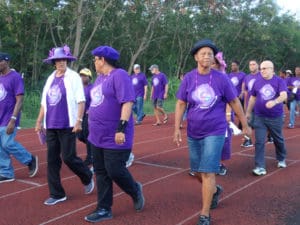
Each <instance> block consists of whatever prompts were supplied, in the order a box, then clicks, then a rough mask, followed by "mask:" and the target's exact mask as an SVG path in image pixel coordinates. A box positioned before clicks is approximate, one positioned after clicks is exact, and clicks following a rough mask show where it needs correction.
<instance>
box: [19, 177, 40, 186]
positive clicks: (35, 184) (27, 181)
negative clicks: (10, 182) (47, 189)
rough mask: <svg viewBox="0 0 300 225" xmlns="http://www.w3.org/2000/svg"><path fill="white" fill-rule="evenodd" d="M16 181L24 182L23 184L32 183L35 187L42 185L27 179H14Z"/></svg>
mask: <svg viewBox="0 0 300 225" xmlns="http://www.w3.org/2000/svg"><path fill="white" fill-rule="evenodd" d="M16 181H18V182H21V183H24V184H30V185H33V186H36V187H42V186H43V185H42V184H39V183H36V182H32V181H29V180H22V179H16Z"/></svg>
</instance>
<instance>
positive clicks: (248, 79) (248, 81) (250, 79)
mask: <svg viewBox="0 0 300 225" xmlns="http://www.w3.org/2000/svg"><path fill="white" fill-rule="evenodd" d="M258 76H261V74H260V72H258V73H256V74H251V73H250V74H248V75H247V76H245V78H244V83H245V90H246V91H247V92H248V95H247V103H248V102H249V98H250V96H251V90H252V87H253V84H254V83H255V81H256V79H257V78H258Z"/></svg>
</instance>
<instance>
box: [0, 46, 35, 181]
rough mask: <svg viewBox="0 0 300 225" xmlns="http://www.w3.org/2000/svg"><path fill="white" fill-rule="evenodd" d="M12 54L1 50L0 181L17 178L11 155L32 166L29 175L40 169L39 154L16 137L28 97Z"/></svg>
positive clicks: (31, 175) (29, 166)
mask: <svg viewBox="0 0 300 225" xmlns="http://www.w3.org/2000/svg"><path fill="white" fill-rule="evenodd" d="M10 61H11V56H10V55H9V54H8V53H5V52H0V183H4V182H11V181H14V180H15V174H14V168H13V166H12V160H11V156H13V157H14V158H15V159H17V160H18V161H19V162H20V163H22V164H24V165H26V166H27V167H28V169H29V177H34V176H35V175H36V173H37V172H38V157H37V156H34V155H32V154H31V153H29V152H28V151H27V149H25V148H24V147H23V146H22V145H21V144H20V143H19V142H17V141H16V140H15V137H16V134H17V127H18V126H19V123H20V111H21V109H22V105H23V99H24V82H23V79H22V77H21V75H20V74H19V73H17V72H16V71H15V70H12V69H11V68H10Z"/></svg>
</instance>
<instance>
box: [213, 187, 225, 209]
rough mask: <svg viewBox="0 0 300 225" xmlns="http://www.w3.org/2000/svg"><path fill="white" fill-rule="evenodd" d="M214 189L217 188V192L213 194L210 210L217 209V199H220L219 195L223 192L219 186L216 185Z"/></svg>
mask: <svg viewBox="0 0 300 225" xmlns="http://www.w3.org/2000/svg"><path fill="white" fill-rule="evenodd" d="M216 188H217V191H216V192H215V193H214V195H213V198H212V201H211V205H210V208H211V209H215V208H217V206H218V203H219V197H220V195H221V193H222V192H223V188H222V186H221V185H217V186H216Z"/></svg>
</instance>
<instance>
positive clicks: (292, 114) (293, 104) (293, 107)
mask: <svg viewBox="0 0 300 225" xmlns="http://www.w3.org/2000/svg"><path fill="white" fill-rule="evenodd" d="M296 105H298V106H300V100H293V101H291V102H290V124H291V125H292V126H294V125H295V112H296Z"/></svg>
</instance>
